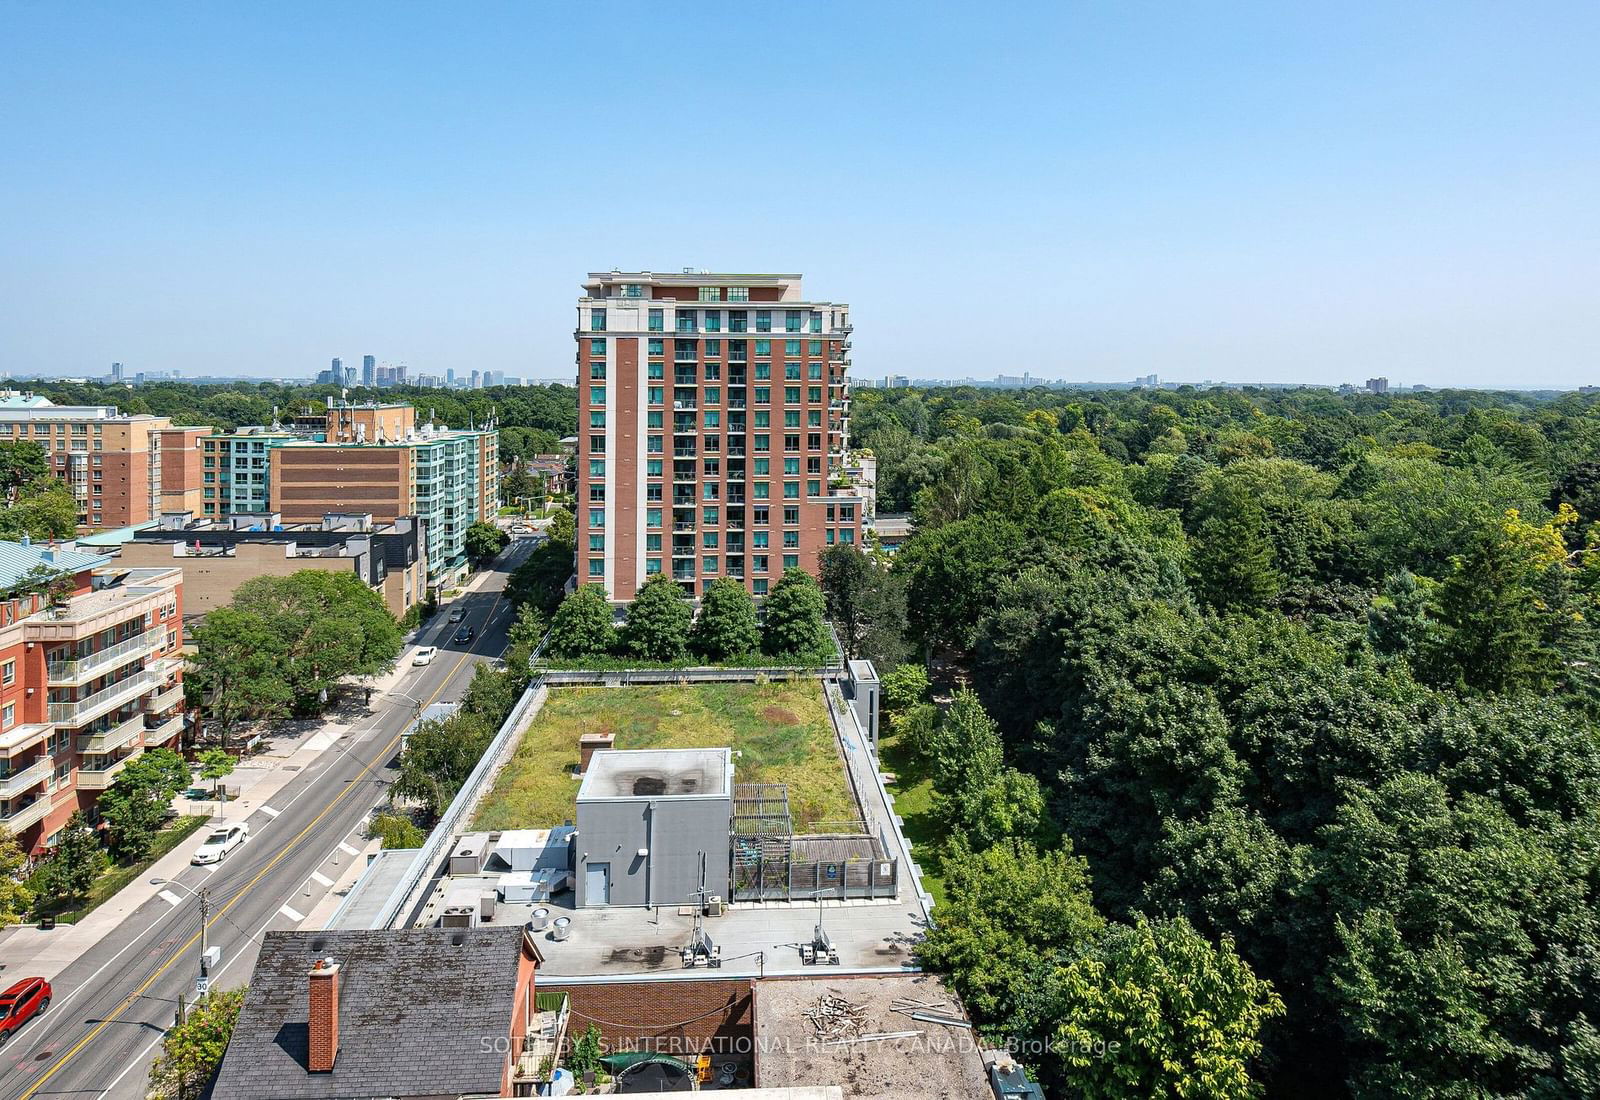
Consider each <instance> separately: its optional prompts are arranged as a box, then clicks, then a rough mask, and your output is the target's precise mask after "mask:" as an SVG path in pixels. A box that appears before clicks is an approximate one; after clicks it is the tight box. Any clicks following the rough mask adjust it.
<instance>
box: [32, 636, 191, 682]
mask: <svg viewBox="0 0 1600 1100" xmlns="http://www.w3.org/2000/svg"><path fill="white" fill-rule="evenodd" d="M165 637H166V631H164V630H146V631H145V632H144V633H142V634H135V635H134V636H133V637H131V638H127V639H125V640H123V641H120V642H118V643H116V644H115V645H109V646H106V647H105V648H104V649H102V650H99V651H97V652H95V653H91V654H89V655H88V656H87V657H73V658H69V659H67V660H61V661H51V662H50V663H49V664H48V665H47V666H45V673H46V676H47V678H48V680H49V682H50V683H52V684H72V683H77V682H78V681H79V680H82V679H84V678H86V677H88V676H90V675H92V674H94V673H96V672H98V671H100V670H103V669H107V668H112V667H115V666H116V665H117V664H119V663H126V662H127V661H129V660H131V659H132V658H134V657H136V656H138V655H140V654H143V653H146V652H148V651H149V650H150V649H152V648H153V647H155V646H158V645H160V644H161V641H162V639H163V638H165Z"/></svg>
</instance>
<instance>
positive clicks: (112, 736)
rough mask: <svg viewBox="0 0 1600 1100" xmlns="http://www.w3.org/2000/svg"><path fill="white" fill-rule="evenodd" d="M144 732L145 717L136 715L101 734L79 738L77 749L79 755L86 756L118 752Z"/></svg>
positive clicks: (102, 731)
mask: <svg viewBox="0 0 1600 1100" xmlns="http://www.w3.org/2000/svg"><path fill="white" fill-rule="evenodd" d="M143 732H144V715H143V714H135V715H134V716H133V717H132V718H129V719H127V720H126V721H122V722H118V723H117V724H116V725H114V726H111V727H110V728H108V729H103V730H101V731H100V732H99V733H94V734H88V735H86V736H81V737H79V738H78V743H77V745H76V746H75V747H76V749H77V751H78V752H79V753H82V754H83V755H85V756H90V755H95V754H98V753H107V752H116V751H117V750H118V749H120V748H121V747H122V746H123V745H126V744H127V743H128V742H129V741H131V740H133V739H134V738H136V737H138V736H139V735H140V734H142V733H143Z"/></svg>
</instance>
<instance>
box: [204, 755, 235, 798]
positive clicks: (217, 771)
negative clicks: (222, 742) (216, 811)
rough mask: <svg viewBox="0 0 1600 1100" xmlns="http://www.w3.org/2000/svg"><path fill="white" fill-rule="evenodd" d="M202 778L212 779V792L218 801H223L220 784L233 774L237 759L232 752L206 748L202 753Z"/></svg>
mask: <svg viewBox="0 0 1600 1100" xmlns="http://www.w3.org/2000/svg"><path fill="white" fill-rule="evenodd" d="M199 762H200V778H201V779H209V780H211V786H212V794H213V795H214V796H215V797H216V799H217V801H219V802H220V801H222V793H221V791H220V789H219V788H218V784H220V783H221V781H222V780H223V779H224V778H226V777H227V776H230V775H232V774H233V768H234V764H235V760H234V758H233V756H232V755H231V754H230V753H227V752H225V751H223V750H222V749H217V748H212V749H206V750H205V751H204V752H202V753H201V754H200V761H199Z"/></svg>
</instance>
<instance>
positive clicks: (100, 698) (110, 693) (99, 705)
mask: <svg viewBox="0 0 1600 1100" xmlns="http://www.w3.org/2000/svg"><path fill="white" fill-rule="evenodd" d="M156 683H157V680H156V678H155V677H154V676H152V675H151V674H150V673H148V672H137V673H135V674H134V675H132V676H129V677H127V678H126V679H124V680H119V681H117V682H116V683H114V684H112V685H111V686H110V687H107V688H102V689H100V690H99V691H97V692H95V693H94V694H93V695H90V696H87V697H85V698H83V699H76V700H73V701H72V702H65V703H51V704H50V708H49V718H50V721H52V722H56V723H60V724H63V725H79V724H82V723H84V722H87V721H88V720H89V719H90V718H92V717H94V716H95V714H97V713H99V711H101V710H102V709H105V708H108V707H111V706H115V705H117V704H118V703H121V702H125V701H127V700H130V699H136V698H138V697H139V696H140V695H142V694H144V693H145V692H147V691H149V690H150V689H151V688H153V687H155V686H156Z"/></svg>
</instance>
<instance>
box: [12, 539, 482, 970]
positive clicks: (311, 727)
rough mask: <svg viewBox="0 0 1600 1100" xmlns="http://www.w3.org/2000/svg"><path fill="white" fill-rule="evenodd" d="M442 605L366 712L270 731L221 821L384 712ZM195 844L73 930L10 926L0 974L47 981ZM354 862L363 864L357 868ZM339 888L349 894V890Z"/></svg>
mask: <svg viewBox="0 0 1600 1100" xmlns="http://www.w3.org/2000/svg"><path fill="white" fill-rule="evenodd" d="M493 575H494V573H493V571H492V570H488V569H485V570H480V571H479V572H478V573H476V574H475V575H474V576H473V577H472V579H471V580H470V581H468V582H467V584H466V585H465V586H464V588H463V590H462V591H463V594H469V593H474V592H476V591H478V589H479V587H480V586H481V585H482V584H483V582H484V581H485V580H487V579H488V578H489V577H491V576H493ZM457 598H458V599H459V598H460V597H457ZM450 602H453V601H447V602H446V603H444V604H441V605H440V610H439V613H438V614H436V615H435V616H434V617H433V619H432V620H430V621H429V622H428V623H426V624H424V625H423V626H421V627H419V628H418V629H417V630H416V631H414V632H413V633H412V635H411V636H410V637H409V638H407V639H406V641H405V647H404V648H403V649H402V650H401V652H400V656H399V658H398V659H397V660H396V661H395V667H394V669H393V671H391V672H389V673H388V674H387V675H385V676H382V677H379V678H378V679H376V680H373V681H372V683H371V686H372V706H371V707H366V706H363V705H362V704H361V703H360V702H359V701H356V702H354V703H353V704H348V703H347V704H345V705H343V706H341V707H340V708H339V709H338V710H336V711H334V712H333V713H332V714H331V715H330V716H329V717H326V718H322V719H312V720H300V721H295V720H287V721H281V722H274V723H272V725H271V731H272V733H271V737H270V738H268V740H267V748H266V749H265V751H262V752H259V753H257V754H256V755H254V756H252V757H250V758H249V759H248V760H244V761H242V762H241V763H240V764H239V765H238V767H236V768H235V769H234V771H233V774H232V775H229V776H228V777H227V779H225V780H223V783H224V785H225V786H228V787H230V788H233V789H236V790H238V792H239V795H238V797H237V798H236V799H234V800H233V801H231V802H226V803H224V804H223V814H222V817H224V818H226V819H229V820H236V821H242V820H244V819H246V818H248V817H249V816H250V815H251V814H253V813H255V812H256V811H257V810H259V809H261V807H263V806H270V802H271V799H272V798H274V797H275V796H276V795H277V794H278V792H280V791H282V790H283V788H284V787H285V786H287V785H288V784H289V782H290V781H291V780H293V779H294V778H295V777H296V776H297V775H300V774H301V773H302V772H304V770H305V769H306V767H308V766H309V765H310V764H312V763H313V762H314V761H315V760H316V759H317V758H318V757H319V756H321V755H322V754H323V753H324V752H326V751H328V749H330V748H332V747H333V746H335V745H337V744H338V743H339V740H340V738H342V737H344V736H346V735H347V734H349V733H351V732H352V731H353V730H354V729H355V728H356V726H357V725H359V724H361V723H363V722H366V721H368V720H370V719H371V717H372V715H373V713H374V711H375V710H376V709H377V708H378V707H380V706H382V705H384V702H383V697H384V694H385V693H386V692H389V691H392V690H394V688H395V687H396V686H397V685H398V684H399V683H400V681H401V680H403V679H404V678H405V677H406V676H407V675H409V674H410V673H411V670H412V666H411V655H412V653H413V652H414V650H415V649H416V647H417V646H419V645H433V644H437V643H438V642H439V641H442V640H443V639H444V638H445V637H446V636H447V634H448V633H450V632H453V631H454V629H455V628H454V627H453V626H452V625H451V624H450V621H449V615H448V613H447V608H448V606H449V603H450ZM362 686H365V685H362ZM391 702H392V700H391ZM201 785H202V786H203V785H204V784H203V783H202V784H201ZM172 805H173V808H174V809H175V810H176V811H177V812H178V813H179V814H205V815H207V816H212V817H214V816H216V815H217V803H216V801H215V800H214V799H189V798H186V797H184V796H183V795H181V794H180V795H179V796H178V797H176V798H175V799H173V803H172ZM272 816H276V815H272ZM195 836H196V839H195V840H194V841H193V843H188V842H186V843H184V844H180V845H179V846H178V847H177V848H175V849H174V850H172V851H171V852H168V853H167V854H166V855H165V856H163V857H161V859H159V860H157V861H156V862H155V863H153V864H152V865H151V866H150V867H149V868H147V869H146V870H145V872H144V873H143V874H142V875H140V876H139V878H137V879H135V880H134V881H133V882H130V883H129V884H128V885H127V886H125V887H123V888H122V889H121V890H120V891H118V892H117V893H116V894H115V895H114V896H113V897H111V898H110V899H109V900H107V901H106V902H105V903H104V904H103V905H101V906H100V907H99V908H98V909H96V910H95V911H94V912H92V913H90V914H89V915H88V916H87V917H85V918H84V919H83V920H81V921H79V922H78V923H77V924H61V925H57V926H56V927H55V928H54V929H53V930H52V931H49V932H41V931H40V930H39V929H38V927H37V926H35V925H32V924H24V925H14V926H13V927H11V928H10V929H7V930H6V931H5V932H0V974H3V975H6V976H13V975H14V976H16V977H23V976H27V977H35V976H37V977H43V978H48V979H53V978H54V977H55V976H56V975H57V974H59V973H61V972H62V971H63V970H65V969H66V968H67V967H69V966H71V965H72V964H73V963H75V962H77V961H78V959H80V958H82V957H83V955H84V954H86V953H87V952H88V951H89V949H90V948H92V947H94V946H95V945H96V944H97V943H99V942H100V941H101V940H102V939H104V938H105V937H106V936H108V935H110V934H111V933H113V932H115V931H116V930H117V928H118V927H119V926H120V925H121V924H122V922H123V921H124V920H125V919H127V917H128V916H129V915H130V914H132V913H133V912H134V911H135V910H136V909H138V908H139V907H140V906H141V905H143V904H144V903H145V902H147V901H149V900H150V899H151V898H153V897H155V896H156V895H157V894H159V893H161V891H162V889H163V887H160V886H154V885H152V884H151V882H150V880H151V879H153V878H176V877H177V876H178V875H179V874H180V873H182V872H183V870H184V869H185V868H187V867H188V866H189V858H190V857H191V856H192V855H193V854H194V849H195V847H196V846H197V845H198V844H199V843H200V840H199V833H196V834H195ZM358 862H360V863H362V864H364V863H365V860H361V861H358ZM341 885H342V886H343V888H344V889H348V888H349V884H341ZM184 900H185V901H187V900H188V899H187V898H185V899H184ZM330 912H331V910H330ZM5 984H9V982H3V983H0V987H3V985H5Z"/></svg>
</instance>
